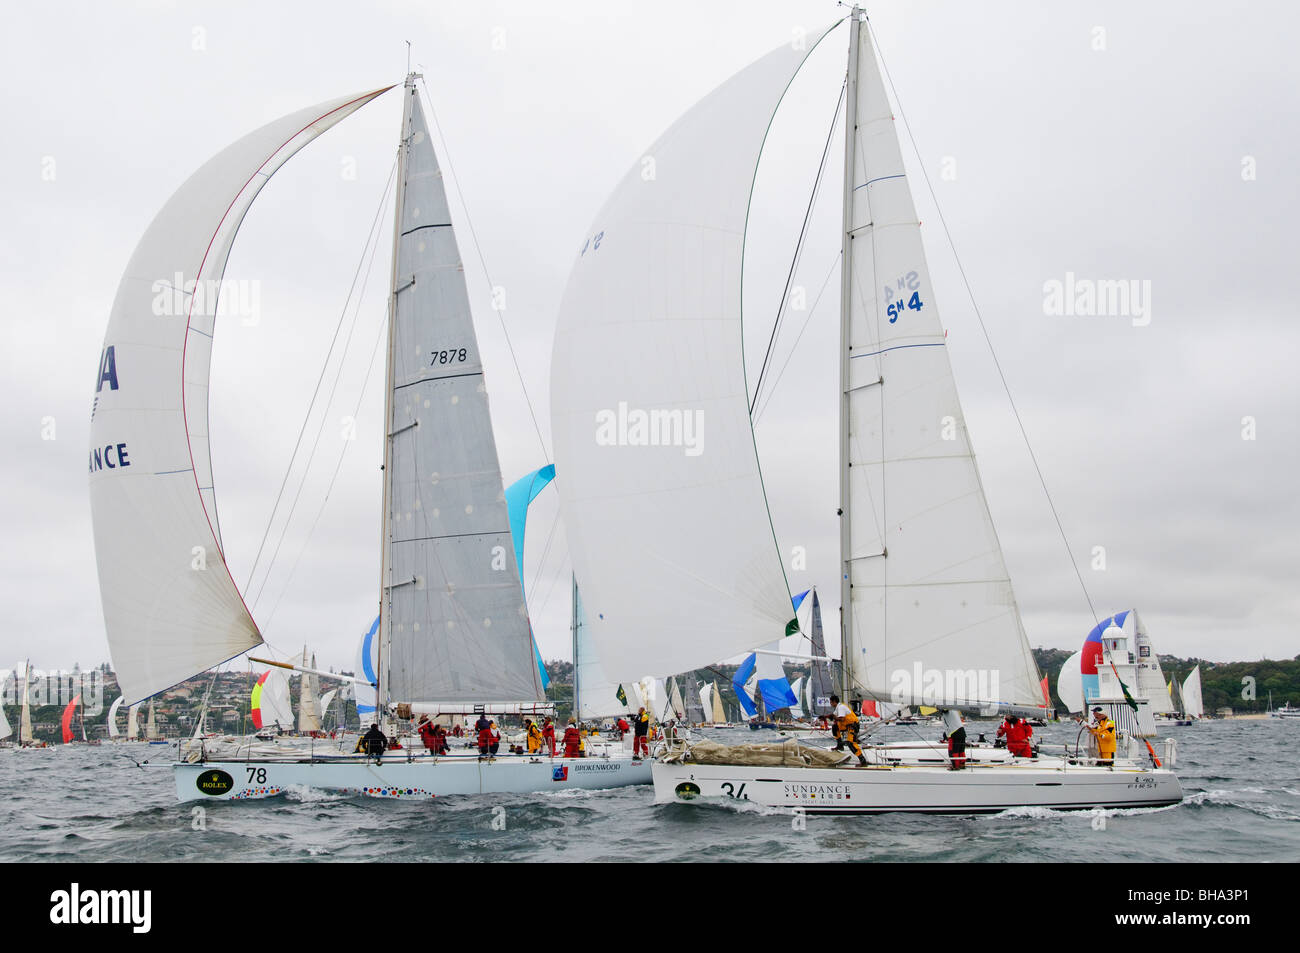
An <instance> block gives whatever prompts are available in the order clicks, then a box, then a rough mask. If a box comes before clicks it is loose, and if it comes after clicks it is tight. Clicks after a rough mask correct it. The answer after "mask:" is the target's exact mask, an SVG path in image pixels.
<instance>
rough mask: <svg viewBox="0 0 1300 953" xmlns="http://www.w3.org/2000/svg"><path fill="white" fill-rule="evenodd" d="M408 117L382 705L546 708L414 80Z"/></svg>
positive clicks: (395, 328) (474, 347)
mask: <svg viewBox="0 0 1300 953" xmlns="http://www.w3.org/2000/svg"><path fill="white" fill-rule="evenodd" d="M404 95H405V103H406V104H405V109H404V113H403V127H402V144H401V147H400V148H401V150H402V155H401V174H400V176H399V191H398V208H397V236H396V252H395V258H394V279H393V296H392V303H391V310H390V320H391V327H390V337H389V342H390V347H389V399H388V405H389V406H388V440H387V452H386V463H385V474H384V478H385V494H384V495H385V504H386V512H385V521H384V527H385V534H384V570H383V576H382V578H383V586H384V591H383V598H382V599H381V602H380V618H381V623H380V632H381V637H382V639H383V645H382V651H381V652H380V654H379V663H380V684H381V696H382V697H383V698H385V699H388V700H392V701H397V702H416V703H433V704H437V703H446V702H451V703H475V702H485V701H494V702H536V701H540V700H541V699H542V698H543V692H542V687H541V684H540V681H539V675H538V670H537V666H536V665H535V664H534V656H533V649H532V636H531V633H530V630H529V626H528V612H527V609H526V608H525V606H524V599H523V592H522V589H521V586H520V582H519V570H518V568H517V566H516V564H515V563H516V561H515V558H514V552H513V543H512V541H511V535H510V522H509V517H508V515H507V511H506V502H505V490H504V485H503V483H502V480H501V467H500V464H499V462H498V459H497V449H496V443H495V441H494V440H493V437H492V419H491V416H490V414H489V413H488V396H487V387H486V385H485V383H484V378H483V365H482V361H481V356H480V353H479V348H478V341H477V338H476V336H475V334H474V323H473V319H472V316H471V313H470V306H469V295H468V293H467V291H466V288H465V274H464V269H463V267H462V264H461V258H460V252H459V250H458V248H457V245H456V236H455V233H454V231H453V229H452V225H451V212H450V210H449V208H448V204H447V195H446V192H445V190H444V188H443V181H442V170H441V169H440V167H439V165H438V159H437V156H436V155H435V154H434V151H433V142H432V139H431V137H430V135H429V128H428V124H427V123H426V121H425V117H424V111H423V109H422V108H421V106H420V101H419V97H418V95H417V91H416V86H415V82H414V77H408V79H407V82H406V88H405V90H404Z"/></svg>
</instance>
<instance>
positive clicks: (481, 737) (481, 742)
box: [478, 718, 492, 761]
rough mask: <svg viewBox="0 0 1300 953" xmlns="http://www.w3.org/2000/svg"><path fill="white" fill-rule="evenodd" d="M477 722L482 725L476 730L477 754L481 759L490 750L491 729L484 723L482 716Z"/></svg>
mask: <svg viewBox="0 0 1300 953" xmlns="http://www.w3.org/2000/svg"><path fill="white" fill-rule="evenodd" d="M479 723H480V724H481V725H482V726H483V727H481V728H479V730H478V756H479V760H480V761H481V760H483V759H484V758H486V757H487V756H488V753H489V752H490V751H491V750H492V729H491V728H490V727H489V726H488V725H487V724H486V719H484V718H480V719H479Z"/></svg>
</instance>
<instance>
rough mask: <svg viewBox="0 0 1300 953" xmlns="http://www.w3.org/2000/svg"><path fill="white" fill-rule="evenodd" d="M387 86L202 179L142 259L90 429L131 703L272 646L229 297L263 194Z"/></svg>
mask: <svg viewBox="0 0 1300 953" xmlns="http://www.w3.org/2000/svg"><path fill="white" fill-rule="evenodd" d="M382 92H383V90H375V91H374V92H369V93H364V94H362V95H360V96H346V97H343V98H341V99H336V100H332V101H330V102H327V103H322V104H320V105H319V106H313V107H311V108H309V109H303V110H300V111H298V112H296V113H293V114H291V115H289V116H285V117H284V118H282V119H278V120H276V121H275V122H272V123H269V124H268V125H265V126H263V127H262V128H261V129H258V130H257V131H256V132H253V133H250V134H249V135H247V136H245V137H244V138H242V139H240V140H239V141H237V142H236V143H234V144H233V145H231V146H229V147H228V148H226V149H225V150H224V151H222V152H220V153H218V154H217V155H216V156H215V157H214V158H212V159H211V160H209V161H208V162H207V163H206V164H205V165H203V166H202V167H201V168H200V169H199V170H198V171H197V172H195V173H194V174H193V175H192V176H191V177H190V178H189V179H188V180H187V181H186V182H185V184H184V185H182V186H181V187H180V188H179V189H178V190H177V191H176V194H175V195H173V196H172V197H171V199H170V200H169V201H168V202H167V204H166V205H165V206H163V209H162V211H161V212H159V213H158V215H157V217H155V218H154V220H153V222H152V224H150V226H149V228H148V230H147V231H146V232H145V234H144V237H143V238H141V239H140V243H139V244H138V245H137V246H136V249H135V253H134V254H133V255H132V256H131V260H130V263H129V264H128V265H127V269H126V273H125V274H124V275H123V277H122V283H121V284H120V285H119V287H118V291H117V297H116V299H114V301H113V310H112V313H111V316H110V318H109V322H108V331H107V333H106V334H105V336H104V350H103V352H102V355H101V358H100V369H99V375H98V380H97V381H96V386H95V400H94V406H93V408H92V410H91V423H90V509H91V516H92V519H93V523H94V530H95V556H96V561H97V563H98V566H99V587H100V595H101V597H102V599H103V605H104V624H105V627H106V629H107V632H108V644H109V651H110V653H111V655H112V658H113V667H114V668H115V669H116V671H117V677H118V681H119V683H120V685H121V688H122V692H123V694H124V695H125V696H126V698H127V700H128V702H136V701H139V700H141V699H143V698H146V697H148V696H150V695H153V694H155V693H156V692H160V691H162V690H163V689H166V688H169V687H171V686H172V685H175V684H176V683H178V682H181V681H183V680H185V679H187V678H189V677H190V676H192V675H194V674H196V673H198V672H201V671H204V670H205V669H208V668H211V667H212V666H214V665H217V664H220V663H221V662H224V661H226V660H227V659H229V658H232V657H234V656H236V655H238V654H239V653H241V652H244V651H246V650H248V649H250V648H252V647H253V646H254V645H256V644H258V643H259V642H261V641H262V638H261V635H260V634H259V632H258V630H257V626H256V624H255V623H254V622H253V619H252V617H251V616H250V615H249V613H248V609H247V608H246V607H245V606H244V602H243V599H242V597H241V596H240V593H239V590H238V588H237V587H236V585H235V582H234V580H233V579H232V577H231V574H230V572H229V570H228V568H227V565H226V559H225V555H224V553H223V551H222V545H221V531H220V526H219V524H218V520H217V508H216V497H215V495H214V491H213V486H212V461H211V457H210V451H209V446H208V370H209V364H210V361H211V355H212V335H213V333H214V331H215V325H216V323H217V313H218V310H217V291H218V289H219V283H220V281H221V279H222V275H223V273H224V271H225V267H226V260H227V258H228V256H229V254H230V248H231V244H232V243H233V242H234V239H235V234H236V232H237V231H238V229H239V225H240V223H241V222H242V221H243V218H244V215H245V213H247V211H248V208H249V206H250V205H251V204H252V202H253V199H254V198H256V197H257V194H258V192H259V191H260V190H261V188H262V186H263V185H264V184H266V181H267V180H268V179H269V178H270V177H271V175H273V174H274V173H275V171H276V170H277V169H279V168H280V166H282V165H283V164H284V163H285V162H286V161H287V160H288V159H289V158H290V157H291V156H292V155H293V154H294V153H295V152H297V151H298V150H299V149H301V148H302V147H303V146H305V145H306V144H307V143H308V142H311V141H312V140H313V139H315V138H316V137H317V136H318V135H320V134H321V133H322V132H324V131H325V130H327V129H329V128H330V127H331V126H333V125H334V124H335V123H337V122H338V121H340V120H341V119H343V118H345V117H346V116H348V115H349V114H350V113H352V112H353V111H355V110H356V109H358V108H360V107H361V106H363V105H364V104H365V103H367V102H369V101H370V100H372V99H374V98H375V97H376V96H378V95H379V94H380V93H382Z"/></svg>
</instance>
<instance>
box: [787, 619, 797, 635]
mask: <svg viewBox="0 0 1300 953" xmlns="http://www.w3.org/2000/svg"><path fill="white" fill-rule="evenodd" d="M798 632H799V619H798V618H797V617H796V618H794V619H791V620H790V621H789V622H787V623H786V624H785V634H786V635H796V634H797V633H798Z"/></svg>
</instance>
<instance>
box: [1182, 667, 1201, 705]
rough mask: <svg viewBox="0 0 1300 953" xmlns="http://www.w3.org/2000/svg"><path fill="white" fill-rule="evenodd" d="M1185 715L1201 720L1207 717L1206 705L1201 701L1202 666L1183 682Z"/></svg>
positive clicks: (1193, 670)
mask: <svg viewBox="0 0 1300 953" xmlns="http://www.w3.org/2000/svg"><path fill="white" fill-rule="evenodd" d="M1183 706H1184V707H1183V714H1184V715H1186V716H1187V717H1188V718H1201V717H1203V716H1204V715H1205V703H1204V702H1202V701H1201V666H1199V665H1197V666H1196V667H1195V668H1194V669H1192V673H1191V674H1190V675H1188V676H1187V680H1186V681H1184V682H1183Z"/></svg>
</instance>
